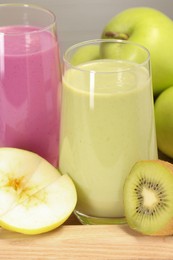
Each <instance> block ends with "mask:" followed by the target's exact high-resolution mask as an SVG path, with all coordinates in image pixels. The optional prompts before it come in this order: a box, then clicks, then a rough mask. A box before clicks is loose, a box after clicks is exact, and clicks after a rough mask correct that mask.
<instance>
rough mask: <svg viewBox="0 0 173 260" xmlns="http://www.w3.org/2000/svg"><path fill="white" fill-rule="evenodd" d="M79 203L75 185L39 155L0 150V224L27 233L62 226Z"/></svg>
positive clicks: (5, 149) (16, 150)
mask: <svg viewBox="0 0 173 260" xmlns="http://www.w3.org/2000/svg"><path fill="white" fill-rule="evenodd" d="M76 201H77V194H76V189H75V186H74V184H73V182H72V180H71V179H70V177H69V176H68V175H61V174H60V172H59V171H58V170H57V169H56V168H55V167H54V166H52V165H51V164H50V163H49V162H47V161H46V160H45V159H43V158H42V157H40V156H39V155H37V154H35V153H32V152H29V151H26V150H21V149H16V148H0V225H1V226H2V227H4V228H6V229H9V230H12V231H17V232H20V233H25V234H39V233H43V232H47V231H49V230H52V229H54V228H56V227H58V226H60V225H61V224H62V223H63V222H64V221H65V220H66V219H67V218H68V217H69V216H70V214H71V213H72V211H73V210H74V208H75V205H76Z"/></svg>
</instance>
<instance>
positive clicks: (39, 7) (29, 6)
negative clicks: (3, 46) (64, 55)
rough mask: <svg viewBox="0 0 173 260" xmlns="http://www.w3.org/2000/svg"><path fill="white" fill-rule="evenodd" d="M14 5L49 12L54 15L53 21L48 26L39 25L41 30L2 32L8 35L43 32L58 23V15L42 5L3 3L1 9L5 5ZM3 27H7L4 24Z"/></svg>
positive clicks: (0, 5)
mask: <svg viewBox="0 0 173 260" xmlns="http://www.w3.org/2000/svg"><path fill="white" fill-rule="evenodd" d="M13 6H14V7H23V8H32V9H35V10H40V11H42V12H43V13H47V14H49V15H50V16H51V17H52V22H51V23H49V25H47V26H43V27H39V30H33V31H31V32H15V33H9V32H0V34H3V35H6V36H7V35H8V36H16V35H25V34H34V33H38V32H42V31H48V30H49V29H50V28H51V27H53V26H54V25H55V24H56V15H55V14H54V13H53V12H52V11H51V10H49V9H48V8H44V7H42V6H40V5H36V4H27V3H3V4H0V9H1V8H3V7H13ZM8 26H10V25H8ZM19 26H20V25H19ZM21 26H22V24H21ZM27 26H28V25H27ZM3 27H5V26H3Z"/></svg>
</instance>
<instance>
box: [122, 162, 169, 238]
mask: <svg viewBox="0 0 173 260" xmlns="http://www.w3.org/2000/svg"><path fill="white" fill-rule="evenodd" d="M153 165H154V167H155V169H158V171H159V173H158V172H154V171H153V172H151V167H153ZM148 170H149V171H150V173H149V174H150V175H151V176H152V175H157V173H158V174H159V175H161V177H162V180H164V179H166V178H167V177H166V176H165V177H164V174H165V175H167V176H169V181H170V182H169V190H170V187H172V193H171V194H169V195H170V196H169V217H168V218H167V219H166V220H165V219H164V216H159V217H160V218H161V219H162V222H163V224H162V225H160V222H159V223H158V228H157V221H160V218H159V220H158V219H157V217H156V218H155V216H154V217H151V218H153V219H152V221H153V223H154V222H155V223H154V225H155V229H154V230H152V228H151V230H150V228H148V227H145V228H144V226H145V225H147V224H148V223H147V222H146V223H145V222H144V221H145V220H144V221H143V218H141V222H140V221H139V220H137V221H136V220H135V217H136V216H135V214H134V215H133V214H132V212H133V213H134V208H133V207H131V206H130V207H129V204H132V203H133V202H132V201H131V202H130V200H129V198H130V197H131V198H132V195H131V194H132V193H133V195H134V187H135V185H131V184H132V183H133V181H134V180H135V183H137V181H136V180H138V177H139V176H140V174H141V173H140V171H144V172H146V171H148ZM151 173H152V174H151ZM147 176H148V175H147ZM132 178H133V180H132ZM136 197H137V195H136ZM127 198H128V200H127ZM135 200H137V198H135ZM170 200H171V201H170ZM172 205H173V164H171V163H169V162H166V161H162V160H148V161H147V160H145V161H139V162H137V163H136V164H135V165H134V166H133V167H132V170H131V172H130V174H129V176H128V177H127V179H126V181H125V185H124V208H125V215H126V219H127V223H128V225H129V226H130V227H131V228H132V229H134V230H135V231H138V232H140V233H142V234H145V235H151V236H167V235H172V234H173V206H172ZM165 210H167V209H165ZM159 214H160V215H161V213H159ZM162 214H164V210H162Z"/></svg>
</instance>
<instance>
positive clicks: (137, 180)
mask: <svg viewBox="0 0 173 260" xmlns="http://www.w3.org/2000/svg"><path fill="white" fill-rule="evenodd" d="M123 196H124V210H125V216H126V220H127V223H128V225H129V226H130V227H131V228H132V229H135V230H136V231H138V232H140V233H142V234H146V235H172V234H173V164H171V163H169V162H166V161H162V160H148V161H139V162H137V163H136V164H135V165H134V166H133V167H132V169H131V172H130V174H129V175H128V176H127V178H126V180H125V184H124V193H123Z"/></svg>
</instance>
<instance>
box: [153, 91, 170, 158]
mask: <svg viewBox="0 0 173 260" xmlns="http://www.w3.org/2000/svg"><path fill="white" fill-rule="evenodd" d="M155 121H156V134H157V143H158V148H159V150H160V151H161V152H162V153H164V154H165V155H167V156H169V157H171V158H173V86H171V87H169V88H167V89H166V90H165V91H163V92H162V93H161V94H160V95H159V97H158V98H157V99H156V101H155Z"/></svg>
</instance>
